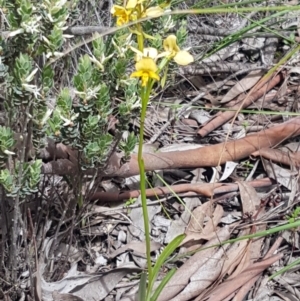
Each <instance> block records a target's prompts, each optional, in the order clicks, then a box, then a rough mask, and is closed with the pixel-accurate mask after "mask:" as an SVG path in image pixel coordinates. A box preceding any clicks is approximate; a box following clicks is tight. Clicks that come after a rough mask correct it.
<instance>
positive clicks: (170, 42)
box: [163, 34, 194, 66]
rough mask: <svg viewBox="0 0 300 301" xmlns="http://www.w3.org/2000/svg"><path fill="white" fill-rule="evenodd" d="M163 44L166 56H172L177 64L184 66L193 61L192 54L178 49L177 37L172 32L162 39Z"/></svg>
mask: <svg viewBox="0 0 300 301" xmlns="http://www.w3.org/2000/svg"><path fill="white" fill-rule="evenodd" d="M163 46H164V49H165V54H166V56H169V57H171V58H173V59H174V61H175V62H176V63H177V64H178V65H182V66H186V65H188V64H190V63H192V62H193V61H194V58H193V56H192V55H191V54H190V53H189V52H187V51H185V50H180V48H179V47H178V45H177V38H176V36H175V35H173V34H171V35H169V36H168V37H167V38H166V39H165V40H164V43H163Z"/></svg>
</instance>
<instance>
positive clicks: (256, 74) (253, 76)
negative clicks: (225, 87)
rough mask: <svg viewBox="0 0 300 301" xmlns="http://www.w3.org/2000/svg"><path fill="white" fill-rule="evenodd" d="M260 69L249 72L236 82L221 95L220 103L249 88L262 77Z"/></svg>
mask: <svg viewBox="0 0 300 301" xmlns="http://www.w3.org/2000/svg"><path fill="white" fill-rule="evenodd" d="M262 75H263V72H262V71H261V70H258V71H257V70H255V71H251V72H249V74H248V75H246V76H245V77H244V78H243V79H242V80H240V81H239V82H237V83H236V84H235V85H234V86H233V87H232V88H231V89H230V90H229V91H228V92H227V93H226V95H225V96H224V97H223V99H222V100H221V101H220V103H227V102H229V101H231V100H232V99H234V98H235V97H237V96H238V95H240V94H241V93H245V91H247V90H249V89H251V88H252V87H253V86H254V85H255V84H256V83H257V82H258V81H259V80H260V79H261V77H262Z"/></svg>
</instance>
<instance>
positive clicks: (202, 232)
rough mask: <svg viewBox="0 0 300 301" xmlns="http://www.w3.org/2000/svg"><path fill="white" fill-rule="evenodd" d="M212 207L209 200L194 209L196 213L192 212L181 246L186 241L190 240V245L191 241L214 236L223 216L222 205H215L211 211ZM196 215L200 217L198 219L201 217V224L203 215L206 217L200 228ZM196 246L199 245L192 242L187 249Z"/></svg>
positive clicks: (190, 249)
mask: <svg viewBox="0 0 300 301" xmlns="http://www.w3.org/2000/svg"><path fill="white" fill-rule="evenodd" d="M213 207H214V206H213V205H212V204H211V203H210V202H207V203H205V204H203V205H202V206H200V207H198V208H196V209H195V210H194V212H195V211H196V210H197V212H195V213H196V215H194V212H193V216H192V218H191V221H190V223H189V225H188V228H187V230H186V232H185V233H186V235H187V236H186V237H185V239H184V240H183V241H182V243H181V246H182V245H185V244H187V243H188V242H190V243H189V244H188V246H191V243H192V241H199V240H202V239H205V240H210V239H212V238H213V237H215V236H216V234H215V231H216V228H217V225H218V224H219V222H220V220H221V218H222V216H223V207H222V206H220V205H217V206H216V208H215V209H214V211H213V212H212V210H213ZM197 215H198V216H199V217H200V221H201V219H202V224H203V220H204V218H205V216H206V217H207V218H208V221H207V223H206V224H205V226H204V228H202V229H201V228H200V226H201V224H198V223H197ZM195 217H196V219H195ZM211 217H213V218H211ZM197 247H199V245H195V243H193V245H192V247H191V248H189V249H188V250H187V251H192V250H194V249H195V248H197Z"/></svg>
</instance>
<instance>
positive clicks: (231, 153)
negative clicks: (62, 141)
mask: <svg viewBox="0 0 300 301" xmlns="http://www.w3.org/2000/svg"><path fill="white" fill-rule="evenodd" d="M297 135H300V117H296V118H293V119H291V120H289V121H287V122H284V123H282V124H279V125H276V126H273V127H271V128H268V129H266V130H262V131H260V132H258V133H255V134H250V135H248V136H246V137H244V138H241V139H238V140H235V141H230V142H224V143H219V144H215V145H209V146H206V147H201V148H197V149H192V150H186V151H174V152H168V153H159V152H157V153H145V154H144V155H143V157H144V162H145V169H146V171H153V170H163V169H172V168H173V169H174V168H197V167H206V166H217V165H218V162H220V164H224V163H225V162H227V161H238V160H240V159H244V158H246V157H248V156H250V155H251V154H252V153H254V152H255V151H258V150H260V149H262V148H272V147H274V146H276V145H278V144H279V143H281V142H282V141H284V140H286V139H289V138H291V137H295V136H297ZM60 151H62V150H61V148H60ZM67 152H69V153H68V155H67V156H65V158H66V157H69V158H73V159H72V160H75V158H76V155H74V154H70V152H72V150H70V149H68V150H67ZM53 153H56V152H55V151H54V152H53ZM48 154H49V155H50V153H49V152H48ZM56 158H59V157H58V156H56ZM121 158H122V154H116V153H115V154H113V155H112V157H111V159H110V162H109V164H108V166H107V168H106V170H104V171H102V172H101V173H100V174H101V175H102V176H103V177H115V176H119V177H124V178H125V177H130V176H133V175H137V174H139V167H138V162H137V155H136V154H133V155H132V156H131V159H130V160H129V162H126V163H124V164H121ZM64 160H65V161H63V162H61V161H60V160H57V161H52V162H49V163H45V164H43V169H42V172H43V173H45V174H47V173H51V174H53V173H54V174H60V175H66V174H69V175H70V174H74V173H75V172H76V170H77V166H76V163H75V164H74V161H73V162H71V161H69V160H67V159H64ZM66 161H68V163H66ZM71 163H72V164H71Z"/></svg>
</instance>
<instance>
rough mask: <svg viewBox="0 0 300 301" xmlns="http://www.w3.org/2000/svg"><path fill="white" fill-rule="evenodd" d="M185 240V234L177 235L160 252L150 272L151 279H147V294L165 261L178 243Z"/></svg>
mask: <svg viewBox="0 0 300 301" xmlns="http://www.w3.org/2000/svg"><path fill="white" fill-rule="evenodd" d="M184 238H185V234H181V235H178V236H177V237H175V238H174V239H173V240H172V241H171V242H170V243H169V244H168V245H167V246H166V247H165V248H164V250H163V251H162V253H161V254H160V256H159V257H158V259H157V261H156V263H155V265H154V267H153V270H152V277H151V278H150V277H149V286H148V293H149V291H150V292H151V291H152V288H153V284H154V281H155V280H156V278H157V275H158V273H159V271H160V268H161V267H162V265H163V264H164V262H165V261H166V259H167V258H168V257H169V256H170V255H171V254H172V253H173V252H174V250H175V249H176V248H177V247H178V246H179V245H180V243H181V242H182V241H183V239H184Z"/></svg>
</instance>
